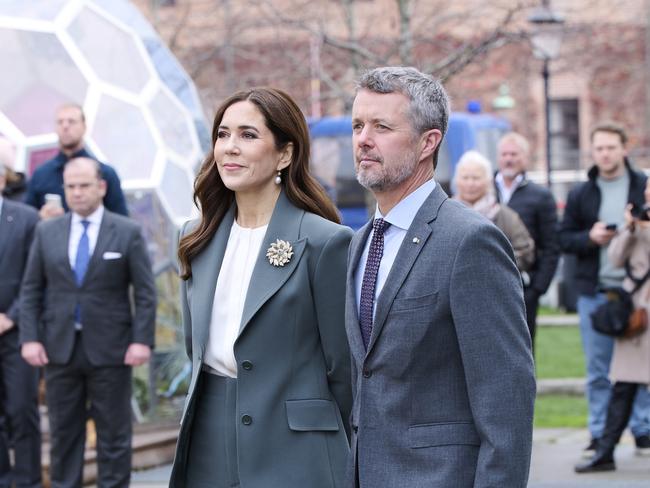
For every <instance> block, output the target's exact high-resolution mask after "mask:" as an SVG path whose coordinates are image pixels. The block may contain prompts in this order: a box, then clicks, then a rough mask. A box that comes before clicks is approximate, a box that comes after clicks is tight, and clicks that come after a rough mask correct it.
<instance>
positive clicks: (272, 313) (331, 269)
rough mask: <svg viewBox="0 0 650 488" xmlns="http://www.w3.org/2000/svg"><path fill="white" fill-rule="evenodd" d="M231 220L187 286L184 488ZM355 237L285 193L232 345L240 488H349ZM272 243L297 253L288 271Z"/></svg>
mask: <svg viewBox="0 0 650 488" xmlns="http://www.w3.org/2000/svg"><path fill="white" fill-rule="evenodd" d="M234 216H235V212H234V208H231V209H230V211H229V212H228V213H227V214H226V216H225V217H224V220H223V222H222V223H221V224H220V226H219V228H218V229H217V232H216V233H215V235H214V237H213V238H212V240H211V241H210V243H209V244H208V246H207V247H206V248H205V249H204V250H203V251H202V252H201V253H200V254H199V255H198V256H197V257H196V258H194V260H193V261H192V277H191V278H190V279H189V280H188V281H184V282H183V284H182V305H183V307H182V308H183V325H184V329H185V340H186V345H187V351H188V355H189V357H190V358H191V360H192V379H191V382H190V386H189V391H188V395H187V402H186V409H185V412H184V414H183V419H182V426H181V432H180V435H179V439H178V447H177V450H176V458H175V460H174V468H173V472H172V478H171V484H170V486H171V487H177V488H180V487H184V486H185V465H186V462H187V452H188V446H189V443H190V442H191V438H189V432H191V424H192V419H193V415H194V412H195V406H196V397H197V394H196V393H197V389H196V384H197V379H198V377H199V374H207V373H201V364H202V363H203V356H204V353H205V348H206V344H207V341H208V334H209V330H210V321H211V316H212V304H213V301H214V292H215V287H216V283H217V277H218V276H219V269H220V267H221V263H222V260H223V257H224V253H225V250H226V244H227V242H228V236H229V235H230V228H231V226H232V222H233V220H234ZM351 237H352V231H351V230H350V229H349V228H347V227H343V226H340V225H337V224H334V223H332V222H329V221H327V220H325V219H323V218H321V217H318V216H316V215H314V214H311V213H307V212H305V211H303V210H300V209H298V208H296V207H295V206H293V205H292V204H291V203H290V202H289V200H288V199H287V198H286V196H285V195H284V193H282V194H281V195H280V197H279V199H278V202H277V203H276V206H275V209H274V212H273V216H272V218H271V221H270V222H269V226H268V229H267V231H266V235H265V237H264V240H263V244H262V248H261V249H260V252H259V255H258V257H257V261H256V263H255V268H254V270H253V274H252V276H251V280H250V286H249V288H248V292H247V295H246V301H245V305H244V312H243V316H242V322H241V327H240V332H239V336H238V338H237V340H236V342H235V348H234V352H235V359H236V360H237V365H238V378H237V409H238V415H237V417H236V418H233V419H232V420H233V422H236V425H237V435H238V440H239V442H238V446H237V447H238V453H239V456H238V460H237V463H238V466H239V479H240V481H241V486H246V487H251V488H288V487H305V488H307V487H309V488H341V487H342V486H344V485H342V478H343V475H344V472H345V465H346V461H347V455H348V451H349V445H348V438H347V436H346V431H345V426H346V425H347V419H348V417H349V413H350V407H351V401H352V398H351V391H350V356H349V349H348V345H347V341H346V337H345V325H344V323H343V320H344V306H345V270H346V256H347V248H348V243H349V241H350V238H351ZM276 239H282V240H284V241H287V242H289V243H290V244H291V246H292V248H293V252H294V255H293V257H292V258H291V260H290V261H289V262H288V263H287V264H286V265H285V266H283V267H275V266H272V265H271V264H270V263H269V261H268V259H267V257H266V250H267V247H268V246H269V245H270V244H271V243H272V242H275V241H276ZM244 363H249V364H244ZM243 414H247V415H250V416H251V417H252V419H253V422H252V424H251V426H246V425H243V424H242V423H241V422H240V421H239V418H240V417H241V415H243ZM215 442H216V440H215ZM192 452H193V453H196V452H198V451H197V450H194V451H192ZM210 454H211V453H210V452H206V453H205V455H206V456H209V455H210Z"/></svg>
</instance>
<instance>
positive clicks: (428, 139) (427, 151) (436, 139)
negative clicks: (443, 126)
mask: <svg viewBox="0 0 650 488" xmlns="http://www.w3.org/2000/svg"><path fill="white" fill-rule="evenodd" d="M441 142H442V132H440V130H438V129H430V130H428V131H426V132H425V133H424V134H422V135H421V136H420V148H421V150H420V151H421V152H420V159H427V158H429V157H431V155H433V153H434V152H435V150H436V149H437V148H438V146H439V145H440V143H441Z"/></svg>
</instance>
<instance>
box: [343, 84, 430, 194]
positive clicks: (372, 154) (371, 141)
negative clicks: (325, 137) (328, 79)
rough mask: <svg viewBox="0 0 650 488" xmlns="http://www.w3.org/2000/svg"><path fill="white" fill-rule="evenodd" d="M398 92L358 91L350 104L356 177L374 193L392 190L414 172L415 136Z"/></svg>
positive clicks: (405, 103)
mask: <svg viewBox="0 0 650 488" xmlns="http://www.w3.org/2000/svg"><path fill="white" fill-rule="evenodd" d="M408 107H409V99H408V98H407V97H406V96H405V95H402V94H401V93H386V94H383V93H375V92H372V91H369V90H360V91H359V92H358V93H357V96H356V97H355V99H354V105H353V106H352V146H353V151H354V165H355V169H356V172H357V180H359V183H361V185H363V186H364V187H366V188H368V189H369V190H372V191H373V192H384V191H389V190H394V189H396V188H398V187H400V185H402V184H404V183H405V182H407V181H408V180H409V178H410V177H411V176H412V175H413V173H414V172H415V169H416V167H417V165H418V162H419V161H418V157H417V156H416V153H415V146H416V144H417V135H416V134H415V133H414V130H413V127H412V126H411V122H410V120H409V118H408V116H407V110H408Z"/></svg>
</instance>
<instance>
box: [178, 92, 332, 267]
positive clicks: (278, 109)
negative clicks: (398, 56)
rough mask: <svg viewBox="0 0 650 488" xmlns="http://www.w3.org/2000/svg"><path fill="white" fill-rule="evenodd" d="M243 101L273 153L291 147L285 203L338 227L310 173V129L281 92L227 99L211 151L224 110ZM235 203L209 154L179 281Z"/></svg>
mask: <svg viewBox="0 0 650 488" xmlns="http://www.w3.org/2000/svg"><path fill="white" fill-rule="evenodd" d="M243 101H248V102H251V103H252V104H254V105H255V106H256V107H257V108H258V109H259V111H260V112H261V114H262V116H263V117H264V120H265V122H266V126H267V127H268V128H269V130H270V131H271V132H272V133H273V138H274V140H275V147H276V149H277V150H278V151H280V150H282V149H283V148H284V147H285V146H286V145H287V144H288V143H289V142H291V143H293V156H292V158H291V163H289V166H288V167H286V168H285V169H283V170H282V183H281V184H282V186H283V189H284V192H285V194H286V195H287V198H288V199H289V201H290V202H291V203H293V204H294V205H295V206H296V207H298V208H301V209H303V210H306V211H307V212H312V213H315V214H316V215H320V216H321V217H324V218H326V219H328V220H331V221H333V222H336V223H340V218H339V214H338V211H337V210H336V207H335V206H334V204H333V203H332V201H331V200H330V199H329V198H328V196H327V194H326V193H325V191H324V190H323V188H322V187H321V186H320V185H319V184H318V182H316V180H315V179H314V177H313V176H311V174H310V173H309V156H310V150H309V130H308V129H307V123H306V121H305V117H304V115H303V114H302V112H301V111H300V108H299V107H298V105H297V104H296V102H294V101H293V99H292V98H291V97H290V96H289V95H288V94H286V93H285V92H283V91H282V90H278V89H276V88H268V87H258V88H251V89H250V90H243V91H239V92H237V93H234V94H233V95H231V96H230V97H228V99H226V100H225V101H224V102H223V103H222V104H221V106H220V107H219V108H218V109H217V113H216V114H215V116H214V123H213V124H212V148H213V149H214V144H215V142H216V141H217V134H218V132H219V126H220V125H221V120H222V119H223V114H224V112H225V111H226V109H227V108H228V107H230V106H231V105H233V104H235V103H237V102H243ZM234 200H235V194H234V192H233V191H232V190H229V189H228V188H226V186H225V185H224V184H223V181H222V180H221V177H220V176H219V172H218V171H217V165H216V164H215V160H214V151H213V150H211V151H210V152H209V153H208V155H207V156H206V157H205V160H204V161H203V164H202V165H201V169H200V170H199V174H198V175H197V176H196V180H195V181H194V203H195V204H196V206H197V207H198V208H199V210H200V211H201V221H200V222H199V225H198V226H197V227H196V228H195V229H194V230H192V231H191V232H190V233H189V234H187V235H186V236H184V237H183V238H182V239H181V240H180V243H179V245H178V259H179V261H180V265H181V278H182V279H184V280H187V279H189V278H190V276H192V264H191V263H192V260H193V259H194V258H195V257H196V256H197V255H198V254H199V253H200V252H201V251H202V250H203V249H204V248H205V247H206V246H207V245H208V243H209V242H210V240H211V239H212V236H214V233H215V232H216V231H217V228H218V227H219V224H220V223H221V220H222V219H223V217H224V215H225V214H226V212H227V211H228V209H229V208H230V206H231V205H232V204H233V202H234Z"/></svg>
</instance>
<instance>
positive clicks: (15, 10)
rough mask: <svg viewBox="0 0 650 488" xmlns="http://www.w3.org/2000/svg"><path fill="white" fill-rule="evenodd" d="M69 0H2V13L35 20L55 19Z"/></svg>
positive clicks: (0, 12)
mask: <svg viewBox="0 0 650 488" xmlns="http://www.w3.org/2000/svg"><path fill="white" fill-rule="evenodd" d="M67 2H68V0H29V1H28V2H26V1H25V0H2V2H0V15H7V16H11V17H20V18H24V19H34V20H54V19H55V18H56V16H57V15H58V13H59V10H61V7H62V6H63V5H65V4H66V3H67Z"/></svg>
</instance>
